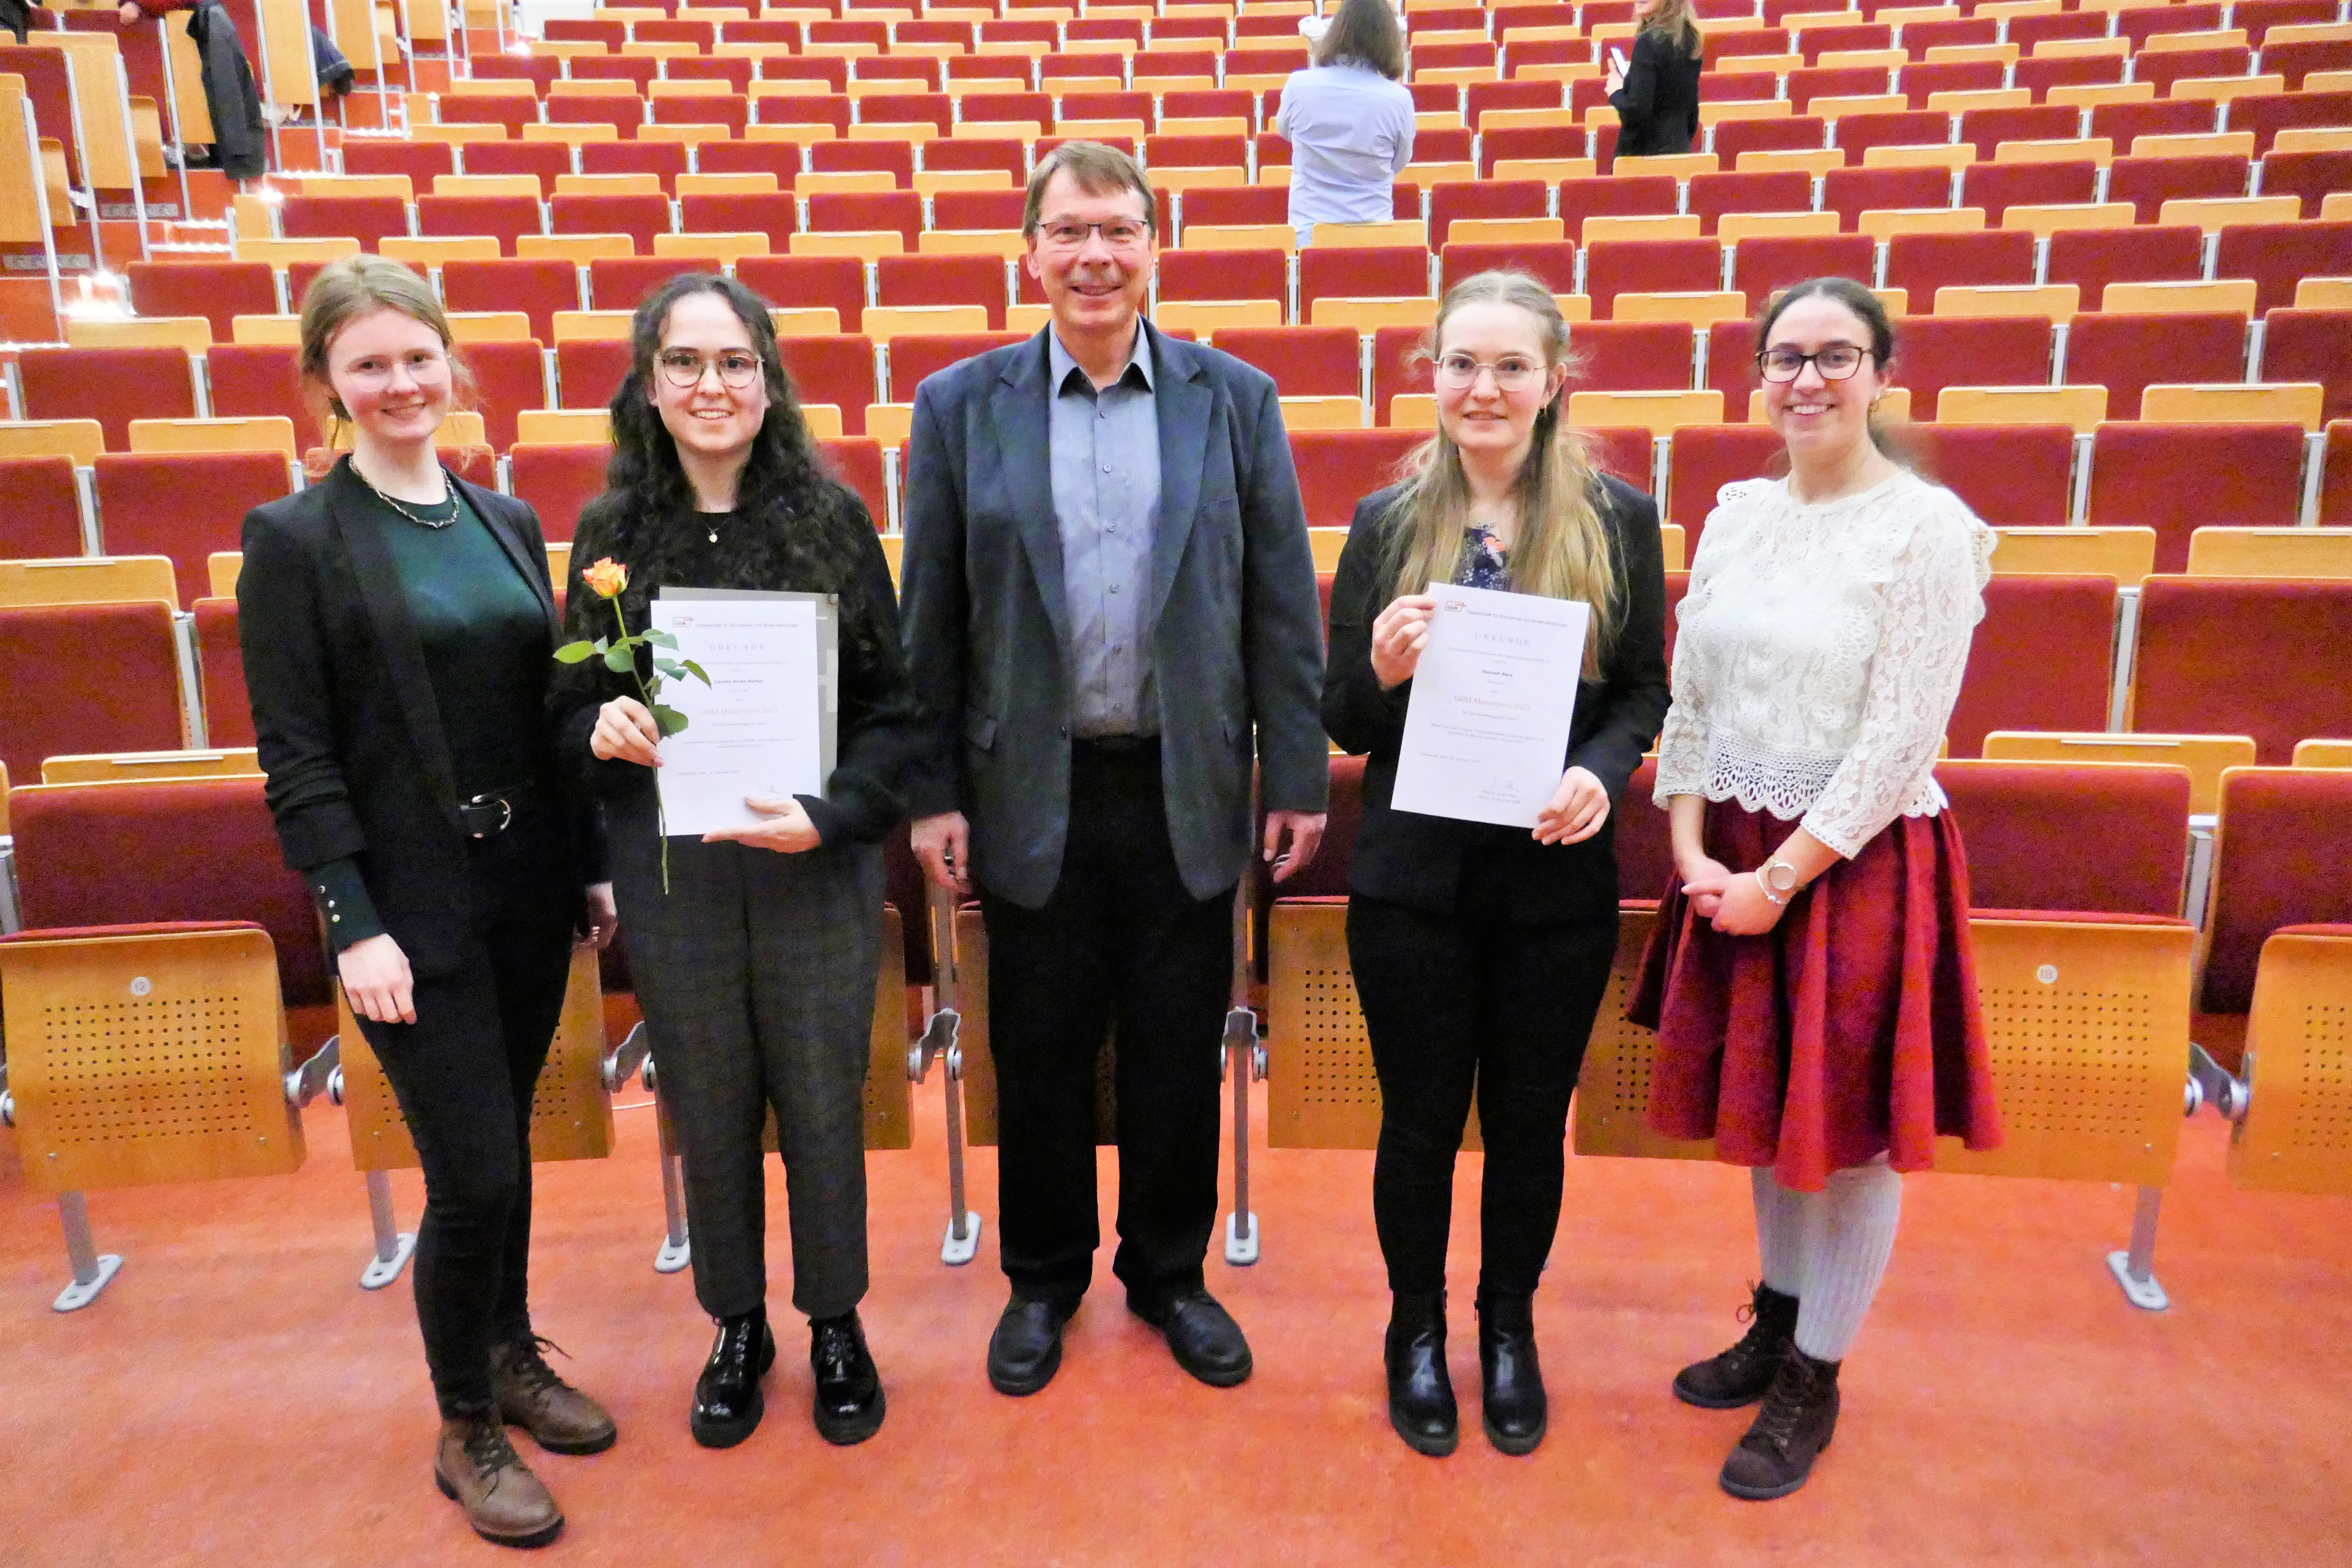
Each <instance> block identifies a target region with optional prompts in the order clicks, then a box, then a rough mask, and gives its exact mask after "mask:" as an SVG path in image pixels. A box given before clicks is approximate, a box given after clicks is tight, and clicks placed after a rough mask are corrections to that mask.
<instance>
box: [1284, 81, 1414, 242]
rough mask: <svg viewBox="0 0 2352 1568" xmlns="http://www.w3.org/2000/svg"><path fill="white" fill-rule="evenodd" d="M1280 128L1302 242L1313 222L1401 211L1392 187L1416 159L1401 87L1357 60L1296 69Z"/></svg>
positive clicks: (1383, 217)
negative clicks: (1287, 144)
mask: <svg viewBox="0 0 2352 1568" xmlns="http://www.w3.org/2000/svg"><path fill="white" fill-rule="evenodd" d="M1274 128H1275V129H1276V131H1278V132H1281V133H1282V135H1283V136H1284V137H1285V138H1286V139H1287V140H1288V141H1289V142H1290V222H1291V225H1292V226H1294V227H1295V228H1297V230H1298V243H1300V244H1301V245H1304V244H1306V243H1307V229H1308V227H1309V226H1312V225H1314V224H1318V223H1386V222H1388V221H1389V220H1390V219H1391V218H1393V217H1394V216H1396V208H1395V206H1394V205H1393V198H1392V196H1391V185H1392V184H1394V182H1395V180H1396V176H1397V174H1398V173H1399V172H1400V171H1402V169H1403V168H1404V166H1405V165H1406V164H1407V163H1411V162H1412V132H1413V120H1412V93H1410V92H1407V91H1406V90H1405V89H1404V88H1403V87H1402V86H1401V85H1400V84H1398V83H1396V82H1392V81H1391V80H1390V79H1388V78H1386V77H1384V76H1382V75H1381V73H1380V72H1378V71H1376V70H1368V69H1366V68H1364V67H1362V66H1359V65H1349V64H1334V65H1328V66H1314V67H1310V68H1307V69H1306V70H1301V71H1293V72H1291V73H1290V79H1289V80H1288V81H1286V82H1285V83H1284V84H1283V87H1282V111H1281V112H1280V113H1279V114H1278V115H1276V117H1275V122H1274Z"/></svg>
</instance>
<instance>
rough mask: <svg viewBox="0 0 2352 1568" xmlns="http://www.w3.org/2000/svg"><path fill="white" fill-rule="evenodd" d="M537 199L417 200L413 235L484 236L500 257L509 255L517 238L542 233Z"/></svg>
mask: <svg viewBox="0 0 2352 1568" xmlns="http://www.w3.org/2000/svg"><path fill="white" fill-rule="evenodd" d="M544 228H545V225H544V224H543V222H542V221H541V215H540V206H539V202H538V200H537V198H535V197H531V196H442V195H425V196H419V197H417V198H416V232H417V233H419V234H423V235H434V236H451V235H469V234H486V235H488V236H489V237H491V238H493V239H495V240H497V241H498V242H499V254H501V255H504V256H512V255H513V254H514V253H515V241H516V239H517V238H518V237H520V236H522V235H526V234H539V233H541V232H543V231H544Z"/></svg>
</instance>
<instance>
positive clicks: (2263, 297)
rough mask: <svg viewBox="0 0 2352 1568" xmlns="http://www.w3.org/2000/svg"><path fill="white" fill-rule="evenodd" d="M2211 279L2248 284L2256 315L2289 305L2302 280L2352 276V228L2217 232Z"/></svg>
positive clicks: (2351, 96) (2261, 227) (2262, 226)
mask: <svg viewBox="0 0 2352 1568" xmlns="http://www.w3.org/2000/svg"><path fill="white" fill-rule="evenodd" d="M2343 96H2344V97H2345V98H2347V100H2352V93H2347V94H2344V95H2343ZM2347 117H2352V106H2347ZM2213 276H2214V277H2216V278H2251V279H2253V280H2254V309H2255V310H2276V309H2277V308H2278V307H2280V306H2281V305H2292V304H2294V287H2295V285H2296V284H2297V283H2299V282H2301V281H2302V280H2303V279H2305V278H2343V277H2347V276H2352V222H2336V223H2249V224H2232V225H2231V226H2228V227H2226V228H2224V229H2222V230H2221V240H2220V241H2219V243H2218V245H2217V246H2216V247H2215V250H2214V261H2213Z"/></svg>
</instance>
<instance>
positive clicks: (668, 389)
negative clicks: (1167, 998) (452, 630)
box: [552, 274, 914, 1447]
mask: <svg viewBox="0 0 2352 1568" xmlns="http://www.w3.org/2000/svg"><path fill="white" fill-rule="evenodd" d="M631 339H632V348H633V353H632V356H631V363H630V369H629V374H628V376H627V378H626V379H625V380H624V381H623V382H622V384H621V389H620V391H619V392H617V393H616V394H614V398H613V404H612V416H613V461H612V467H611V468H610V470H609V471H608V473H607V477H606V489H605V492H604V495H603V496H601V497H599V498H598V499H597V500H594V501H593V502H591V503H590V504H589V506H588V508H587V509H586V510H585V511H583V513H582V515H581V519H580V528H579V533H578V537H577V538H576V539H575V540H574V541H573V544H572V574H571V591H570V596H569V599H568V603H567V615H566V619H567V623H568V625H567V631H568V633H569V635H570V636H571V637H589V638H593V637H599V636H604V635H607V634H609V633H610V632H611V631H612V630H613V627H612V623H611V616H612V611H611V610H610V609H608V608H607V607H606V602H605V601H604V600H603V599H600V598H599V597H598V596H597V595H596V594H595V593H593V592H592V591H591V590H590V589H589V588H588V586H587V584H586V581H585V578H584V574H585V573H586V571H587V570H588V568H589V567H590V566H591V564H592V563H595V562H597V561H599V560H600V559H605V558H609V559H610V560H612V561H614V562H615V563H619V564H621V565H623V566H625V567H626V568H627V569H628V582H627V586H626V588H625V590H624V591H623V593H622V595H621V596H620V597H619V599H618V600H616V601H614V603H617V604H618V605H619V606H620V610H621V615H622V617H623V619H624V620H625V622H626V623H627V626H628V629H629V630H630V631H631V632H632V633H635V632H640V631H643V630H645V629H646V623H647V619H648V616H649V615H650V610H649V604H650V601H651V600H652V598H653V596H654V595H655V594H656V592H657V591H658V590H660V589H661V588H663V587H665V586H669V587H693V588H752V589H769V590H790V591H796V592H803V593H819V594H833V595H838V596H839V605H840V627H841V634H840V635H841V644H840V646H841V668H840V710H839V728H838V745H837V749H836V752H835V756H836V760H837V765H836V766H835V769H834V771H833V773H832V776H831V777H830V778H829V779H828V780H827V781H826V784H825V789H824V795H822V796H818V795H790V796H779V797H773V798H771V797H766V796H758V795H755V796H752V797H751V798H750V800H749V802H748V804H749V805H750V806H751V809H752V810H753V811H754V812H755V813H757V814H758V815H759V816H761V819H762V820H761V823H760V824H759V826H755V827H744V828H730V829H727V830H725V831H722V832H718V833H713V834H710V835H708V836H707V837H703V838H702V839H700V840H699V841H698V840H695V839H692V838H687V837H681V838H679V839H678V840H677V841H676V842H675V843H672V844H670V846H669V854H668V870H667V890H665V886H664V872H663V867H662V845H663V839H662V837H660V833H661V829H660V824H659V817H658V812H657V805H656V789H655V783H654V774H653V771H652V770H653V769H655V768H656V767H658V766H660V765H661V754H660V740H661V737H660V734H659V732H658V731H657V730H656V727H655V723H654V718H653V715H652V714H651V713H650V712H648V711H647V710H646V707H645V705H644V703H642V702H641V701H639V700H637V697H636V695H635V693H636V691H637V687H636V685H635V682H634V681H633V680H632V679H630V678H629V677H627V676H625V675H622V674H618V673H615V672H614V671H612V670H609V669H607V668H604V661H603V660H601V659H592V660H589V661H588V662H586V663H583V664H576V665H571V666H567V667H564V668H563V671H562V674H561V675H560V676H559V677H558V679H557V684H556V688H555V691H554V695H553V698H552V700H553V702H554V705H555V708H556V710H557V719H558V722H559V724H560V726H561V730H560V734H561V745H562V752H563V755H564V756H565V757H566V758H567V759H569V760H571V761H572V763H575V764H576V765H578V766H579V767H581V768H583V770H585V772H586V773H587V775H588V777H589V779H590V782H591V784H592V786H593V788H594V789H595V791H596V792H597V794H598V795H600V796H601V798H602V799H603V802H604V812H605V817H606V822H607V824H608V826H609V831H610V838H611V854H612V859H613V867H612V869H613V879H614V893H615V895H616V897H617V899H618V901H619V903H620V906H621V908H622V910H624V911H625V913H624V915H623V920H624V921H625V926H626V929H627V931H628V933H629V936H628V942H629V958H630V967H631V971H632V973H634V975H635V980H636V986H637V998H638V1000H639V1002H640V1003H641V1004H642V1005H644V1007H645V1013H646V1026H648V1027H649V1028H650V1029H651V1030H652V1032H653V1039H654V1046H655V1058H656V1061H657V1062H658V1063H659V1064H660V1071H661V1086H662V1095H663V1098H664V1099H665V1100H666V1101H667V1105H668V1108H669V1112H670V1116H671V1118H672V1121H673V1122H674V1124H675V1125H676V1127H677V1133H678V1137H679V1141H680V1142H681V1144H682V1146H683V1152H684V1155H685V1164H686V1206H687V1216H688V1227H689V1230H690V1232H691V1234H692V1236H693V1237H694V1288H695V1295H696V1298H697V1299H698V1300H699V1301H700V1302H701V1303H702V1307H703V1310H706V1311H708V1312H709V1314H710V1315H711V1316H712V1317H713V1318H714V1319H716V1320H717V1321H718V1325H719V1336H718V1342H717V1343H716V1344H715V1345H714V1346H713V1347H712V1349H711V1353H710V1359H709V1363H708V1364H707V1365H706V1366H705V1367H704V1369H703V1372H702V1375H701V1377H700V1379H699V1380H698V1382H697V1383H696V1384H695V1391H694V1405H693V1412H692V1419H691V1425H692V1428H693V1432H694V1436H695V1439H696V1441H698V1442H699V1443H701V1444H703V1445H704V1446H705V1447H731V1446H732V1445H734V1444H737V1443H740V1442H741V1441H742V1440H743V1439H744V1438H746V1437H748V1436H751V1432H752V1430H753V1428H755V1427H756V1426H759V1424H760V1416H761V1410H762V1405H761V1394H760V1378H761V1374H762V1373H765V1372H766V1371H767V1369H768V1366H769V1364H770V1363H772V1362H773V1361H774V1360H775V1354H776V1351H775V1337H774V1335H773V1334H772V1332H771V1331H770V1330H769V1328H768V1321H767V1310H766V1306H765V1300H766V1295H767V1268H766V1260H765V1254H764V1250H763V1247H762V1237H763V1235H764V1233H765V1226H766V1205H765V1201H764V1193H765V1187H764V1184H763V1180H762V1174H761V1148H760V1142H761V1124H762V1122H763V1121H764V1120H765V1118H766V1114H767V1111H768V1110H769V1108H770V1107H773V1108H774V1110H775V1113H776V1125H777V1130H778V1136H779V1142H780V1146H781V1148H782V1153H783V1161H784V1175H785V1184H786V1192H787V1194H788V1202H789V1205H790V1209H791V1216H792V1237H793V1305H794V1306H795V1307H797V1308H798V1309H799V1310H801V1311H803V1313H805V1314H807V1316H808V1319H809V1325H810V1331H811V1342H810V1349H809V1359H810V1363H811V1366H812V1368H813V1370H814V1384H815V1416H816V1427H817V1431H818V1433H819V1434H820V1435H821V1436H824V1438H825V1440H826V1441H828V1442H832V1443H858V1442H863V1441H864V1440H865V1439H866V1438H867V1437H870V1436H873V1435H874V1433H875V1431H876V1430H877V1429H878V1428H879V1427H880V1426H881V1425H882V1413H883V1398H882V1384H881V1380H880V1377H879V1376H878V1374H877V1373H876V1371H875V1367H874V1360H873V1357H872V1356H871V1355H870V1354H868V1353H867V1351H866V1337H865V1331H864V1330H863V1328H862V1327H861V1326H860V1325H859V1323H858V1321H857V1310H856V1309H857V1303H858V1300H859V1299H860V1298H862V1297H863V1296H864V1295H865V1294H866V1147H865V1131H864V1087H865V1079H866V1056H867V1049H868V1040H869V1037H870V1028H871V1020H872V1016H873V1006H874V984H875V973H876V969H877V964H878V963H879V962H880V942H881V923H882V851H881V839H882V837H883V836H884V834H886V833H887V831H888V830H889V828H890V827H891V826H892V825H893V824H894V823H895V822H896V821H897V820H898V816H899V802H898V793H897V792H898V773H899V759H900V758H901V757H902V756H903V755H904V754H905V744H904V742H905V739H906V736H907V733H908V727H909V724H910V721H911V719H912V716H913V711H914V710H913V704H912V700H911V698H910V697H909V695H908V685H907V676H906V669H905V666H904V665H903V663H902V662H901V660H900V657H899V653H898V604H897V601H896V598H895V596H894V595H893V593H892V590H891V585H890V572H889V567H888V564H887V563H886V562H885V560H884V559H883V555H882V547H881V545H880V543H879V542H878V541H877V539H876V537H875V530H874V521H873V519H872V517H871V516H869V515H868V513H867V512H866V508H865V506H864V505H863V504H862V503H861V502H860V501H859V500H858V499H857V497H856V494H855V493H854V492H853V491H851V490H850V489H848V488H847V487H845V486H844V485H842V484H840V483H839V482H838V481H836V480H835V479H833V478H832V477H831V476H830V475H828V474H827V473H826V472H825V471H824V467H823V464H822V462H821V460H820V458H819V457H818V454H817V449H816V444H815V442H814V440H812V439H811V437H810V436H809V431H808V426H807V425H806V423H805V422H803V419H802V417H801V410H800V404H799V401H798V399H797V398H795V396H794V395H793V387H792V383H791V382H790V381H789V380H788V379H787V378H786V376H785V374H784V369H783V363H782V359H781V357H780V356H779V354H778V353H777V349H776V334H775V330H774V328H773V326H772V324H771V322H770V321H769V318H768V310H767V306H766V304H765V302H764V301H762V300H761V299H760V298H759V297H758V296H757V295H755V294H753V293H752V292H751V290H750V289H746V288H744V287H743V286H742V285H741V284H740V283H737V282H736V281H734V280H733V279H729V278H722V277H712V276H709V275H706V274H687V275H684V276H681V277H678V278H674V279H670V281H669V282H667V284H665V285H663V287H662V288H661V289H658V290H656V292H655V294H654V295H653V296H652V297H651V298H650V299H648V300H646V302H645V303H644V304H642V305H640V306H638V307H637V311H636V319H635V322H634V324H633V326H632V329H631ZM643 673H646V674H650V673H651V672H650V670H646V671H643Z"/></svg>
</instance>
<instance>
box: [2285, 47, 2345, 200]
mask: <svg viewBox="0 0 2352 1568" xmlns="http://www.w3.org/2000/svg"><path fill="white" fill-rule="evenodd" d="M2336 47H2337V48H2339V49H2341V50H2343V51H2344V55H2345V64H2344V66H2343V67H2342V68H2343V69H2346V70H2352V38H2347V39H2346V40H2344V41H2343V42H2341V43H2339V44H2337V45H2336ZM2340 191H2352V150H2347V151H2341V152H2312V153H2272V154H2271V155H2270V156H2269V157H2267V158H2264V159H2263V195H2266V196H2271V195H2293V196H2300V197H2301V198H2302V199H2303V216H2305V217H2306V218H2315V217H2317V216H2319V209H2320V206H2321V204H2322V203H2324V202H2325V201H2326V199H2327V198H2328V197H2329V196H2331V195H2335V194H2336V193H2338V192H2340Z"/></svg>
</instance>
